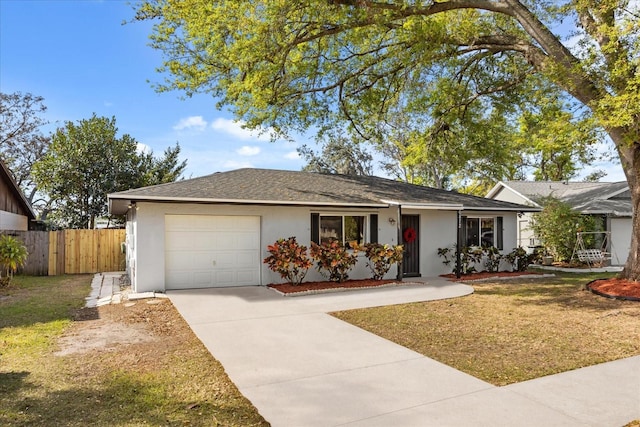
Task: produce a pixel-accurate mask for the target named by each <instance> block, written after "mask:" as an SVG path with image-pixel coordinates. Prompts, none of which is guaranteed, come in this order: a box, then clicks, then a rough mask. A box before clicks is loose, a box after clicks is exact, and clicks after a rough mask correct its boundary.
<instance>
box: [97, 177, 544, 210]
mask: <svg viewBox="0 0 640 427" xmlns="http://www.w3.org/2000/svg"><path fill="white" fill-rule="evenodd" d="M109 199H110V204H111V207H112V211H114V210H122V209H123V208H122V204H123V203H124V202H127V203H129V202H132V201H141V200H150V201H152V200H153V201H179V202H205V203H207V202H208V203H260V204H292V205H345V206H349V205H352V206H387V205H388V204H401V205H407V204H409V205H411V204H414V205H445V206H450V207H451V208H455V206H457V207H459V208H464V209H479V210H503V211H504V210H509V211H516V210H517V211H522V210H531V208H530V207H526V206H522V205H518V204H515V203H509V202H503V201H498V200H491V199H486V198H483V197H476V196H471V195H467V194H460V193H456V192H452V191H445V190H438V189H434V188H430V187H424V186H419V185H413V184H407V183H404V182H400V181H393V180H390V179H385V178H379V177H374V176H348V175H332V174H321V173H313V172H298V171H285V170H271V169H237V170H232V171H229V172H218V173H214V174H211V175H207V176H202V177H199V178H193V179H188V180H183V181H177V182H173V183H168V184H161V185H155V186H150V187H143V188H137V189H132V190H127V191H122V192H119V193H113V194H109ZM116 204H118V205H120V206H119V207H116ZM534 210H536V209H534ZM114 213H115V212H114Z"/></svg>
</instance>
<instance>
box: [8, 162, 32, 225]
mask: <svg viewBox="0 0 640 427" xmlns="http://www.w3.org/2000/svg"><path fill="white" fill-rule="evenodd" d="M35 219H36V215H35V213H34V212H33V209H32V208H31V205H30V204H29V202H28V201H27V199H26V198H25V197H24V194H22V191H21V190H20V188H19V187H18V184H17V183H16V182H15V180H14V179H13V176H12V175H11V172H10V171H9V170H8V169H7V167H6V166H5V164H4V162H2V160H0V231H2V230H11V231H27V230H28V229H29V228H30V226H32V225H33V223H34V222H35Z"/></svg>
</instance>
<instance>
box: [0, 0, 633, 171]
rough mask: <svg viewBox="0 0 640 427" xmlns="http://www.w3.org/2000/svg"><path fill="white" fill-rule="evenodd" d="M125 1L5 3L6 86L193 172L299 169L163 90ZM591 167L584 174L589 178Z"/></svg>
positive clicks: (0, 33)
mask: <svg viewBox="0 0 640 427" xmlns="http://www.w3.org/2000/svg"><path fill="white" fill-rule="evenodd" d="M132 17H133V9H132V7H131V6H130V5H129V3H128V2H127V1H116V0H103V1H92V0H91V1H89V0H66V1H62V0H39V1H31V0H0V91H2V92H4V93H13V92H16V91H20V92H23V93H25V92H31V93H33V94H34V95H40V96H42V97H44V99H45V105H46V106H47V107H48V111H47V114H46V116H45V118H46V119H47V120H49V121H50V122H51V123H52V124H51V125H50V128H51V129H50V130H53V129H55V127H56V126H57V125H62V124H63V122H64V121H68V120H71V121H77V120H81V119H86V118H89V117H91V115H92V114H93V113H96V114H97V115H98V116H106V117H111V116H115V118H116V122H117V125H118V128H119V131H120V133H121V134H122V133H128V134H129V135H131V136H132V137H134V138H135V139H136V140H137V141H138V142H140V143H141V144H144V145H145V146H147V147H149V148H150V149H152V150H153V151H154V152H155V153H156V154H160V153H162V151H163V150H164V149H165V148H166V147H168V146H170V145H174V144H175V143H176V142H179V143H180V146H181V147H182V156H183V158H184V159H186V160H187V170H186V173H185V174H186V176H187V177H190V176H193V177H195V176H201V175H206V174H209V173H213V172H216V171H225V170H231V169H236V168H239V167H259V168H274V169H291V170H299V169H300V168H301V167H302V166H303V164H304V162H303V161H302V160H301V159H300V158H299V157H298V156H297V153H296V147H297V145H302V144H304V143H307V144H309V145H312V146H313V142H312V141H309V140H305V139H304V138H302V137H299V138H297V139H298V142H299V144H296V143H292V142H286V141H278V142H275V143H272V142H270V141H269V140H268V137H266V136H265V137H259V136H258V135H256V134H255V133H254V134H252V133H250V132H248V131H246V130H244V129H242V128H241V126H240V124H238V123H237V122H234V120H233V117H232V116H231V115H230V114H228V113H227V112H224V111H218V110H216V108H215V100H214V99H213V98H211V97H210V96H204V95H199V96H194V97H192V98H183V96H182V95H183V94H181V93H178V92H169V93H161V94H159V93H156V92H155V91H154V89H153V87H152V85H151V83H150V82H158V81H160V80H161V78H162V77H161V76H160V75H159V74H158V73H156V71H155V70H156V68H157V67H159V66H160V65H161V59H162V58H161V54H160V53H159V52H156V51H154V50H153V49H152V48H151V47H149V46H148V35H149V33H150V28H151V25H150V24H149V23H139V22H136V23H128V24H125V25H123V22H124V21H129V20H131V18H132ZM595 167H596V168H601V169H605V170H607V172H608V175H607V177H605V178H604V179H603V180H606V181H618V180H624V175H623V173H622V170H621V168H620V166H619V165H611V164H599V165H595ZM590 171H591V169H586V170H585V171H583V173H582V174H581V176H584V175H587V174H588V173H589V172H590Z"/></svg>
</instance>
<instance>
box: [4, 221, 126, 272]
mask: <svg viewBox="0 0 640 427" xmlns="http://www.w3.org/2000/svg"><path fill="white" fill-rule="evenodd" d="M0 233H3V234H9V235H11V236H14V237H17V238H18V239H20V240H21V241H22V242H23V243H24V244H25V246H26V247H27V251H28V252H29V257H28V258H27V262H26V264H25V266H24V267H23V268H21V269H20V270H19V271H18V272H19V273H22V274H27V275H31V276H46V275H49V276H56V275H60V274H85V273H101V272H106V271H122V270H124V269H125V263H126V260H125V254H123V253H122V251H121V243H122V242H124V241H125V237H126V231H125V230H123V229H117V230H115V229H103V230H61V231H7V230H2V231H0Z"/></svg>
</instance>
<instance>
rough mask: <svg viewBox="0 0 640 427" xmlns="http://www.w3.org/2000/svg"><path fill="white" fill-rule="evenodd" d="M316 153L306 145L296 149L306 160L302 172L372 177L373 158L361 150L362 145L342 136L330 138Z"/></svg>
mask: <svg viewBox="0 0 640 427" xmlns="http://www.w3.org/2000/svg"><path fill="white" fill-rule="evenodd" d="M327 139H328V141H326V142H324V143H323V147H322V152H320V153H316V152H314V151H313V150H312V149H311V148H309V147H308V146H307V145H303V146H302V147H300V148H298V153H299V154H300V155H301V156H302V157H303V158H304V159H305V160H306V162H307V165H306V166H305V167H304V168H303V170H305V171H308V172H321V173H335V174H342V175H373V164H372V163H373V157H372V156H371V154H369V153H368V152H366V151H365V150H363V146H364V143H359V142H358V141H357V140H356V139H349V138H346V137H344V136H331V137H328V138H327Z"/></svg>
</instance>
